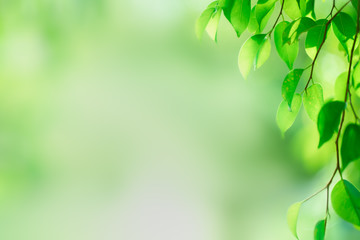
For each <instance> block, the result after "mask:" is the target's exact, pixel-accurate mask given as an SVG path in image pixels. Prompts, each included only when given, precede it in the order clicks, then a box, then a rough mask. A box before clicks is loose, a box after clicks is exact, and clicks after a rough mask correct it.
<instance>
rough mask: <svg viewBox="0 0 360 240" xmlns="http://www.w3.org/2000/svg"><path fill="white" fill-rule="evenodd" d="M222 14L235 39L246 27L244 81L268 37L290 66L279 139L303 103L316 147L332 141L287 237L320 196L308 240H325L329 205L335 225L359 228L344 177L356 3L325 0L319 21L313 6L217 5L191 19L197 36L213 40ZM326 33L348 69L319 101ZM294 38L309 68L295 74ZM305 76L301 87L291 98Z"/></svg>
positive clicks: (358, 202)
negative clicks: (327, 160)
mask: <svg viewBox="0 0 360 240" xmlns="http://www.w3.org/2000/svg"><path fill="white" fill-rule="evenodd" d="M275 9H278V11H279V12H278V14H277V15H275V17H274V19H275V21H274V23H273V24H272V25H271V26H272V27H270V28H269V27H268V28H267V25H268V22H269V20H270V19H272V18H271V16H272V14H273V13H274V12H275ZM222 12H223V13H224V15H225V17H226V19H227V20H228V21H229V22H230V24H231V25H232V27H233V28H234V30H235V32H236V34H237V36H238V37H240V36H241V34H242V33H243V32H244V31H245V30H246V29H248V31H249V32H250V33H252V36H251V37H250V38H248V39H247V40H246V41H245V43H244V44H243V46H242V47H241V49H240V52H239V58H238V64H239V69H240V72H241V74H242V76H243V77H244V78H247V77H248V75H249V73H250V71H251V69H258V68H260V67H261V66H262V65H263V64H264V63H265V62H266V61H267V60H268V59H269V57H270V52H271V46H272V45H271V38H272V37H273V40H274V45H275V47H276V51H277V53H278V55H279V56H280V58H281V59H282V60H283V61H284V62H285V63H286V66H287V67H288V68H289V73H288V74H287V75H286V76H285V78H284V81H283V84H282V88H281V92H282V97H283V100H282V102H281V103H280V105H279V108H278V112H277V116H276V122H277V124H278V126H279V128H280V130H281V132H282V134H285V132H286V131H287V130H288V129H289V128H290V127H291V126H292V125H293V123H294V121H295V120H296V117H297V115H298V113H299V110H300V108H301V105H302V104H303V105H304V108H305V111H306V113H307V114H308V116H309V118H310V119H311V120H312V121H314V122H315V123H317V129H318V133H319V139H320V141H319V143H318V148H321V147H322V146H323V144H325V143H326V142H329V141H333V142H334V143H335V150H336V167H335V169H334V172H333V174H332V175H331V177H330V179H329V181H328V183H327V184H326V185H325V186H324V187H323V188H322V189H320V190H319V191H318V192H316V193H315V194H313V195H312V196H310V197H309V198H307V199H305V200H303V201H301V202H297V203H295V204H293V205H292V206H291V207H290V208H289V210H288V225H289V228H290V230H291V232H292V233H293V235H294V236H295V237H296V238H298V233H297V230H296V229H297V220H298V215H299V211H300V207H301V205H302V204H303V203H304V202H306V201H308V200H310V199H311V198H312V197H314V196H315V195H317V194H318V193H320V192H322V191H326V194H327V198H326V203H325V217H324V219H320V220H319V221H318V222H317V224H316V225H315V228H314V238H315V239H325V233H326V226H327V222H328V220H329V217H330V215H329V207H330V206H329V205H330V204H329V202H330V199H331V203H332V207H333V209H334V210H335V212H336V213H337V214H338V215H339V216H340V217H341V218H342V219H344V220H345V221H347V222H349V223H352V224H354V225H355V226H360V192H359V191H358V189H357V188H356V187H355V186H354V185H353V184H352V183H351V182H350V181H349V180H345V179H344V177H343V172H344V170H345V169H346V168H347V167H348V166H349V165H350V164H351V163H352V162H354V161H356V160H358V159H360V125H359V120H360V119H359V117H358V113H357V111H358V110H359V109H358V108H357V107H356V106H355V104H353V102H354V99H355V98H359V97H360V94H359V88H360V64H359V55H360V54H359V41H358V35H359V24H360V22H359V14H360V4H359V0H351V1H350V0H349V1H340V0H332V7H331V9H330V12H329V13H328V15H327V16H326V17H324V18H317V13H316V9H315V0H258V1H257V3H256V4H255V5H253V6H252V4H251V0H217V1H214V2H212V3H211V4H210V5H209V6H208V7H207V9H206V10H205V11H204V12H203V13H202V14H201V16H200V17H199V19H198V21H197V24H196V29H197V35H198V37H199V38H201V35H202V34H203V32H204V31H205V30H206V31H207V32H208V34H209V35H210V37H211V38H212V39H213V40H215V41H217V37H216V35H217V27H218V23H219V19H220V15H221V13H222ZM265 29H268V30H267V31H265ZM330 31H332V32H333V33H334V36H336V38H337V40H338V43H339V51H341V52H343V54H344V55H345V56H346V59H347V61H348V66H347V71H346V72H344V73H342V74H340V75H339V77H338V78H337V80H336V83H335V99H327V100H326V101H324V97H323V88H322V85H321V84H320V83H318V82H315V80H314V78H313V76H314V69H315V65H316V64H317V63H318V56H319V54H320V52H321V51H322V49H323V46H324V44H325V43H326V41H327V37H328V35H329V33H330ZM301 38H305V41H304V48H305V52H306V54H307V55H308V57H309V58H310V59H311V64H310V65H308V66H303V65H304V63H301V64H299V65H300V66H302V67H299V68H294V62H295V60H296V58H297V56H298V54H299V43H300V41H299V40H300V39H301ZM323 51H324V50H323ZM304 76H306V77H305V78H306V82H305V83H304V86H305V87H304V88H303V89H302V90H301V91H300V92H297V90H298V89H299V86H298V85H299V82H300V81H301V79H302V78H304ZM345 116H346V117H345ZM337 174H338V175H339V176H340V181H339V182H338V183H336V184H335V186H334V187H333V188H332V191H331V196H330V190H331V187H332V184H333V180H334V178H335V176H336V175H337Z"/></svg>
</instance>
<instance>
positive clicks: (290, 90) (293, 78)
mask: <svg viewBox="0 0 360 240" xmlns="http://www.w3.org/2000/svg"><path fill="white" fill-rule="evenodd" d="M303 72H304V69H294V70H292V71H291V72H289V73H288V75H286V77H285V79H284V82H283V84H282V87H281V94H282V97H283V98H284V100H285V101H286V102H287V103H288V105H289V107H291V102H292V99H293V96H294V94H295V91H296V88H297V85H298V83H299V80H300V78H301V75H302V74H303Z"/></svg>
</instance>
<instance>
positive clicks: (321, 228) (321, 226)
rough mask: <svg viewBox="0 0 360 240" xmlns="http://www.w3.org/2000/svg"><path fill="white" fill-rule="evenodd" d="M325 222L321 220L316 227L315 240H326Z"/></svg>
mask: <svg viewBox="0 0 360 240" xmlns="http://www.w3.org/2000/svg"><path fill="white" fill-rule="evenodd" d="M325 227H326V222H325V220H320V221H318V222H317V223H316V225H315V230H314V240H324V239H325Z"/></svg>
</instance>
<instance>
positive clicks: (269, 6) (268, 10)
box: [255, 0, 277, 32]
mask: <svg viewBox="0 0 360 240" xmlns="http://www.w3.org/2000/svg"><path fill="white" fill-rule="evenodd" d="M276 1H277V0H259V1H258V2H257V4H256V7H255V15H256V20H257V22H258V24H259V31H260V32H261V31H262V30H264V28H265V27H266V24H267V22H268V21H269V19H270V17H271V14H272V13H273V11H274V6H275V3H276Z"/></svg>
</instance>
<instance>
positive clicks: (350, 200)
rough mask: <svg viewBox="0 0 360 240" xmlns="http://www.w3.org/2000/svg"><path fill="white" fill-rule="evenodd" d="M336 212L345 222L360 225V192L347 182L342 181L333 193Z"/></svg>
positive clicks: (332, 201) (332, 198) (333, 204)
mask: <svg viewBox="0 0 360 240" xmlns="http://www.w3.org/2000/svg"><path fill="white" fill-rule="evenodd" d="M331 203H332V206H333V208H334V210H335V212H336V213H337V214H338V215H339V216H340V217H341V218H342V219H344V220H345V221H347V222H350V223H352V224H355V225H358V226H359V225H360V192H359V191H358V190H357V189H356V187H355V186H354V185H352V184H351V183H350V182H348V181H347V180H340V181H339V182H338V183H337V184H336V185H335V186H334V188H333V190H332V192H331Z"/></svg>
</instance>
